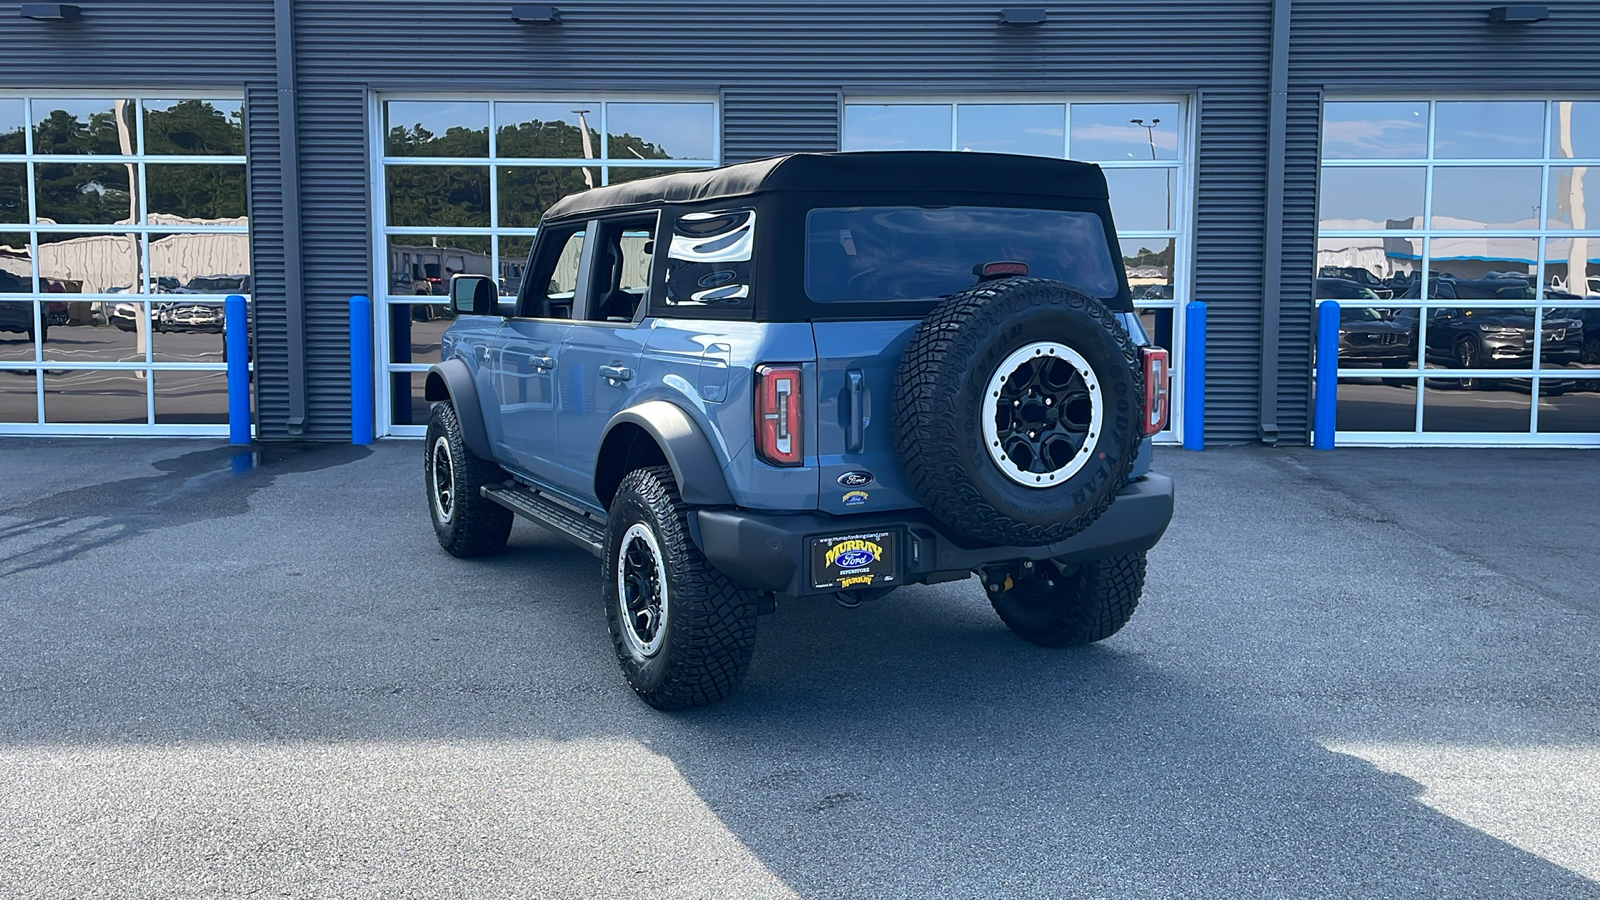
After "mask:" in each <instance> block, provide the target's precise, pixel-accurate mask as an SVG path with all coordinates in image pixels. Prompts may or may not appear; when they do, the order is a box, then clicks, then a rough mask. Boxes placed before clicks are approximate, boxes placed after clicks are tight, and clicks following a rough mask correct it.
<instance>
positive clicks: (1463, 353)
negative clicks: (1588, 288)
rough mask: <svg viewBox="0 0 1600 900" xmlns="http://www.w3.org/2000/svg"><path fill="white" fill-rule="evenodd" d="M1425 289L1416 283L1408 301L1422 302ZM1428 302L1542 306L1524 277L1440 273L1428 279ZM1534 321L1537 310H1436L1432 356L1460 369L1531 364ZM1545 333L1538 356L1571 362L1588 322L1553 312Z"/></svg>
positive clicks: (1431, 319)
mask: <svg viewBox="0 0 1600 900" xmlns="http://www.w3.org/2000/svg"><path fill="white" fill-rule="evenodd" d="M1420 288H1421V285H1420V284H1418V285H1413V286H1412V287H1411V289H1410V290H1408V291H1407V292H1406V298H1407V299H1417V298H1419V297H1420V296H1421V289H1420ZM1428 298H1429V299H1433V300H1446V301H1449V300H1526V301H1529V302H1537V300H1538V292H1537V291H1536V290H1535V288H1534V285H1533V282H1532V281H1530V280H1529V279H1528V278H1526V277H1523V276H1520V275H1504V274H1502V275H1493V276H1491V277H1487V278H1454V277H1452V276H1450V275H1448V274H1440V275H1438V276H1433V277H1430V278H1429V279H1428ZM1404 315H1405V316H1406V317H1407V318H1409V319H1410V320H1412V321H1415V318H1416V316H1417V311H1416V310H1414V309H1410V310H1405V311H1404ZM1396 318H1397V319H1398V318H1400V317H1399V316H1397V317H1396ZM1533 323H1534V309H1533V307H1532V306H1527V307H1513V308H1507V309H1497V308H1488V307H1474V308H1467V307H1461V306H1457V305H1455V304H1452V305H1450V306H1441V307H1437V308H1435V309H1433V310H1432V311H1431V312H1430V313H1429V316H1428V327H1427V329H1426V331H1427V343H1428V349H1427V356H1428V359H1429V360H1430V361H1434V362H1438V363H1440V364H1442V365H1446V366H1450V367H1451V368H1457V369H1479V368H1488V367H1501V366H1504V367H1512V368H1516V367H1527V366H1531V365H1532V364H1533V334H1534V331H1533V328H1534V326H1533ZM1543 332H1544V333H1543V335H1541V337H1540V341H1539V344H1540V351H1539V355H1540V358H1541V360H1542V362H1543V363H1544V364H1547V365H1548V364H1552V363H1553V364H1557V365H1559V364H1571V363H1575V362H1578V361H1579V359H1580V358H1581V357H1582V354H1583V345H1584V323H1583V322H1582V321H1580V320H1579V319H1577V318H1575V317H1572V316H1570V315H1567V314H1566V313H1565V312H1563V311H1559V310H1550V311H1548V313H1547V314H1546V316H1545V319H1544V328H1543Z"/></svg>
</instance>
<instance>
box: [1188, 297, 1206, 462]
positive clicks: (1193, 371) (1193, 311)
mask: <svg viewBox="0 0 1600 900" xmlns="http://www.w3.org/2000/svg"><path fill="white" fill-rule="evenodd" d="M1205 431H1206V305H1205V304H1204V303H1201V302H1200V301H1199V300H1190V301H1189V302H1188V303H1187V304H1186V305H1185V306H1184V308H1183V449H1185V450H1202V449H1204V448H1205V445H1206V435H1205Z"/></svg>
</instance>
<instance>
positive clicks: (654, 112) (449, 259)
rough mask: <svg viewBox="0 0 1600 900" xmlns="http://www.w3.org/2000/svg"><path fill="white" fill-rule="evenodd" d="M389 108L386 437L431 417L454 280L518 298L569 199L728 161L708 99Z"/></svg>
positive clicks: (393, 102) (383, 291)
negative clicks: (553, 216) (430, 373)
mask: <svg viewBox="0 0 1600 900" xmlns="http://www.w3.org/2000/svg"><path fill="white" fill-rule="evenodd" d="M379 107H380V110H379V116H378V117H377V118H378V120H379V122H380V124H379V125H378V126H377V133H376V134H375V135H374V136H373V143H374V146H375V148H376V151H375V152H376V153H377V155H378V157H379V164H380V166H381V167H382V173H381V177H380V178H378V179H376V183H377V189H376V193H377V196H376V198H375V201H376V202H375V203H374V208H375V209H377V210H378V211H379V221H378V222H377V223H376V224H377V226H378V227H379V228H380V230H381V232H382V235H383V238H382V247H383V250H382V252H380V254H379V259H378V260H377V263H378V264H377V265H376V266H375V269H376V272H377V277H378V287H377V291H376V293H377V295H378V296H381V297H383V298H384V300H383V303H382V304H380V306H381V307H382V308H380V309H379V310H378V313H377V323H376V324H377V329H378V337H379V353H380V356H381V359H380V362H379V365H380V368H381V372H382V377H381V378H380V380H379V384H380V386H381V387H380V392H381V394H382V397H381V399H380V408H381V409H382V410H383V412H382V413H380V417H381V418H382V421H381V422H380V423H379V433H380V434H409V435H416V434H421V432H422V429H423V427H424V426H426V424H427V417H428V414H429V407H428V403H427V401H426V400H425V399H424V398H423V394H422V392H423V384H424V380H425V379H424V375H425V373H426V371H427V367H428V366H429V365H430V364H432V363H434V362H437V361H438V359H439V341H440V336H441V335H442V334H443V333H444V330H445V329H446V328H448V327H449V325H450V322H451V321H452V319H453V315H454V314H453V313H452V312H451V310H450V308H449V306H448V304H447V299H448V298H447V297H446V296H445V294H446V292H447V290H448V286H449V282H450V277H451V276H452V275H455V274H457V273H462V274H474V275H488V276H490V277H493V278H494V279H495V280H496V282H497V283H498V285H499V289H500V294H501V296H502V297H512V296H515V295H516V293H517V291H518V289H519V288H520V287H521V285H522V276H523V268H524V265H525V263H526V261H527V258H528V251H529V250H530V249H531V248H532V246H533V239H534V235H535V234H536V232H537V229H538V225H539V220H540V219H541V218H542V217H543V216H544V213H545V211H546V210H548V209H549V208H550V207H551V206H553V205H555V203H556V201H558V200H560V199H561V198H562V197H566V196H568V195H570V194H574V193H578V192H580V191H586V190H589V189H590V188H593V187H597V186H600V185H604V184H621V183H623V182H625V181H632V180H635V179H639V178H648V177H650V176H652V175H661V174H666V173H669V172H681V171H685V170H687V169H697V168H709V167H711V166H715V165H716V163H717V159H716V148H717V145H718V140H717V137H718V126H717V107H716V103H715V102H713V101H711V100H709V99H703V98H665V97H664V98H661V99H649V100H639V99H628V100H622V99H607V98H603V97H583V96H578V97H574V98H571V99H559V98H550V97H505V98H490V99H482V100H477V99H474V100H465V99H463V100H452V99H435V98H424V97H417V98H408V97H399V96H393V95H390V96H386V97H384V98H382V99H381V100H380V101H379ZM0 175H3V173H0ZM3 183H4V182H3V181H0V186H3ZM0 189H3V188H0ZM0 196H3V194H0ZM0 227H3V226H0Z"/></svg>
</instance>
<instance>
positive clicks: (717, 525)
mask: <svg viewBox="0 0 1600 900" xmlns="http://www.w3.org/2000/svg"><path fill="white" fill-rule="evenodd" d="M692 515H694V516H695V517H696V519H697V520H698V521H697V523H696V524H698V526H699V527H698V531H699V542H700V549H701V550H702V551H704V552H705V554H706V558H707V559H709V560H710V561H711V564H712V565H714V566H716V567H717V568H718V569H719V570H720V571H721V572H722V573H723V574H724V575H726V576H728V577H729V578H730V579H732V580H733V581H734V582H735V583H736V584H738V585H739V586H741V587H745V588H749V589H751V590H760V591H777V592H780V593H784V594H790V595H794V596H802V595H805V594H812V593H818V592H817V591H813V590H811V589H810V583H809V579H808V578H807V577H806V575H807V573H806V565H807V556H806V550H807V543H806V542H807V539H808V538H811V537H820V536H824V535H828V534H834V533H838V532H839V531H840V530H841V529H844V530H848V531H869V530H871V531H881V530H886V529H890V528H899V529H902V530H903V531H904V533H905V535H906V540H905V541H904V543H903V544H902V546H901V549H900V558H901V571H902V572H903V573H904V578H903V581H902V582H901V583H902V584H917V583H919V582H921V581H924V580H926V579H927V578H928V577H929V576H931V575H933V574H934V573H936V572H939V573H945V572H951V571H973V570H976V569H979V568H981V567H983V566H986V565H991V564H994V563H1001V562H1009V561H1012V560H1025V559H1032V560H1040V559H1057V560H1060V561H1062V562H1066V563H1076V562H1086V561H1088V560H1092V559H1103V558H1105V557H1108V556H1120V555H1122V554H1125V553H1135V552H1138V551H1140V550H1148V549H1150V548H1151V547H1154V546H1155V545H1156V542H1157V541H1159V540H1161V536H1162V535H1163V534H1164V533H1166V530H1167V524H1168V523H1169V522H1171V521H1172V479H1171V478H1168V477H1167V476H1165V475H1146V476H1145V477H1143V478H1141V479H1139V480H1138V481H1135V482H1133V483H1132V484H1130V485H1128V486H1127V487H1125V488H1123V489H1122V492H1121V493H1119V494H1117V499H1116V502H1114V503H1112V504H1111V507H1110V508H1109V509H1107V510H1106V511H1105V513H1104V514H1102V515H1101V516H1100V518H1099V519H1097V520H1096V521H1095V523H1094V524H1093V525H1090V526H1089V527H1088V528H1086V529H1084V530H1083V531H1081V532H1079V533H1078V534H1076V535H1074V536H1072V537H1070V538H1067V539H1066V540H1064V541H1059V542H1057V543H1054V544H1048V545H1046V546H1043V547H1009V546H996V545H979V546H972V545H970V544H967V543H965V542H960V541H957V540H956V539H954V538H953V537H951V536H950V535H949V534H948V533H947V532H946V531H945V530H944V528H943V527H942V526H940V525H938V524H936V523H934V522H933V521H932V520H931V519H928V518H924V517H920V516H917V515H916V514H914V513H910V512H908V511H905V510H900V511H895V512H886V513H863V514H860V515H851V516H833V515H827V514H825V513H804V514H799V515H783V514H778V513H767V512H756V511H752V510H743V509H702V510H698V511H696V512H694V513H692Z"/></svg>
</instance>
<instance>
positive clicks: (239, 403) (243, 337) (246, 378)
mask: <svg viewBox="0 0 1600 900" xmlns="http://www.w3.org/2000/svg"><path fill="white" fill-rule="evenodd" d="M222 328H223V332H222V341H223V344H222V346H223V349H224V350H225V351H227V357H228V443H230V444H248V443H250V311H249V307H248V306H246V305H245V301H244V298H243V297H241V296H239V295H238V294H229V295H228V296H227V298H226V299H224V300H223V301H222Z"/></svg>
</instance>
